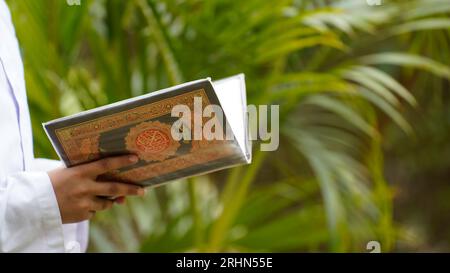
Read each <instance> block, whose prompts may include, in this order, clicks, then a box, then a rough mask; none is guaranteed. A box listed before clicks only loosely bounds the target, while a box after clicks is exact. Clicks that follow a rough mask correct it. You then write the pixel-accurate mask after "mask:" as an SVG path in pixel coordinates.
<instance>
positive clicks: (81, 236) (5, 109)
mask: <svg viewBox="0 0 450 273" xmlns="http://www.w3.org/2000/svg"><path fill="white" fill-rule="evenodd" d="M60 164H61V163H60V162H59V161H54V160H47V159H36V158H34V154H33V142H32V134H31V123H30V115H29V110H28V105H27V97H26V91H25V81H24V72H23V64H22V60H21V57H20V52H19V47H18V42H17V39H16V36H15V32H14V27H13V25H12V22H11V15H10V13H9V10H8V7H7V5H6V3H5V2H4V0H0V252H77V251H79V250H81V251H85V249H86V245H87V235H88V222H87V221H85V222H81V223H78V224H68V225H66V224H64V225H63V224H62V222H61V215H60V212H59V207H58V203H57V200H56V196H55V193H54V191H53V187H52V184H51V182H50V179H49V177H48V175H47V173H46V171H48V170H51V169H53V168H55V167H58V166H59V165H60Z"/></svg>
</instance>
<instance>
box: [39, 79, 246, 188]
mask: <svg viewBox="0 0 450 273" xmlns="http://www.w3.org/2000/svg"><path fill="white" fill-rule="evenodd" d="M194 98H201V103H202V108H203V109H204V107H206V106H208V105H219V106H220V105H221V104H220V101H219V99H218V97H217V94H216V92H215V90H214V87H213V84H212V82H211V80H210V79H204V80H198V81H194V82H190V83H186V84H182V85H178V86H175V87H172V88H168V89H164V90H160V91H157V92H153V93H149V94H146V95H143V96H139V97H136V98H132V99H128V100H124V101H121V102H118V103H113V104H110V105H106V106H102V107H99V108H95V109H92V110H88V111H85V112H82V113H79V114H76V115H73V116H69V117H64V118H61V119H57V120H53V121H50V122H47V123H44V124H43V126H44V129H45V131H46V133H47V135H48V137H49V139H50V140H51V142H52V144H53V146H54V148H55V150H56V152H57V154H58V155H59V157H60V158H61V160H62V161H63V162H64V163H65V164H66V166H67V167H71V166H76V165H79V164H83V163H86V162H90V161H94V160H98V159H100V158H104V157H108V156H116V155H123V154H130V153H133V154H136V155H138V157H139V161H138V163H136V164H134V165H132V166H129V167H126V168H122V169H119V170H115V171H114V172H110V173H107V174H105V175H103V176H102V179H113V180H115V181H122V182H129V183H138V184H141V185H144V186H154V185H158V184H161V183H164V182H168V181H172V180H175V179H178V178H182V177H188V176H192V175H198V174H202V173H207V172H211V171H214V170H218V169H223V168H227V167H231V166H234V165H239V164H244V163H248V159H246V156H245V155H244V154H243V152H242V150H241V148H240V147H239V145H238V143H237V141H236V139H235V138H234V134H233V138H232V139H226V138H225V136H224V138H223V139H222V140H206V139H204V138H203V139H201V140H195V139H192V140H183V139H182V140H180V141H176V140H174V138H173V137H172V135H171V127H172V125H173V123H174V122H175V121H177V120H178V119H179V118H178V117H172V116H171V111H172V108H173V107H174V106H175V105H187V106H188V107H189V108H190V109H191V110H192V113H194V111H193V110H194ZM212 118H215V117H212ZM193 120H194V119H193ZM206 120H207V119H206V118H204V117H202V118H201V122H203V123H204V122H206ZM227 123H228V119H227V117H226V113H225V115H224V119H223V123H222V124H223V126H224V127H227ZM228 129H230V128H228ZM223 131H224V132H225V130H223Z"/></svg>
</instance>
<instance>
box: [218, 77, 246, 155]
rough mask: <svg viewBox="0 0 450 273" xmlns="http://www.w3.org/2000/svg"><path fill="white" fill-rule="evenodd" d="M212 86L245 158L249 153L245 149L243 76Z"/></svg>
mask: <svg viewBox="0 0 450 273" xmlns="http://www.w3.org/2000/svg"><path fill="white" fill-rule="evenodd" d="M213 86H214V90H215V91H216V94H217V97H218V99H219V101H220V104H221V105H222V108H223V110H224V112H225V116H226V118H227V120H228V122H229V124H230V126H231V129H232V130H233V133H234V136H235V137H236V140H237V142H238V144H239V147H240V148H241V151H242V153H243V154H244V155H245V156H246V157H247V156H248V153H249V151H247V148H246V141H247V137H246V133H247V130H246V122H245V120H246V112H247V101H246V97H245V79H244V74H239V75H236V76H233V77H229V78H225V79H222V80H218V81H214V82H213Z"/></svg>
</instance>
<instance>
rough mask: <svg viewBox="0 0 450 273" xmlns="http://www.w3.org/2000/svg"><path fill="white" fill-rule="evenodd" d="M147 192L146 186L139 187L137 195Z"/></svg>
mask: <svg viewBox="0 0 450 273" xmlns="http://www.w3.org/2000/svg"><path fill="white" fill-rule="evenodd" d="M146 193H147V189H146V188H140V189H139V190H138V195H139V196H144V195H145V194H146Z"/></svg>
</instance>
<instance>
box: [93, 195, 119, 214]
mask: <svg viewBox="0 0 450 273" xmlns="http://www.w3.org/2000/svg"><path fill="white" fill-rule="evenodd" d="M113 204H114V200H110V199H106V198H101V197H95V198H94V200H93V202H92V205H91V211H101V210H107V209H110V208H111V207H112V206H113Z"/></svg>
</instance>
